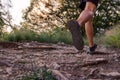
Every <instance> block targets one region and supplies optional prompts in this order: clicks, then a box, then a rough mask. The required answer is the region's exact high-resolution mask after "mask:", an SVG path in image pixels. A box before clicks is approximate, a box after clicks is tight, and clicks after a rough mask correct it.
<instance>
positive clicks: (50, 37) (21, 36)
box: [2, 28, 72, 44]
mask: <svg viewBox="0 0 120 80" xmlns="http://www.w3.org/2000/svg"><path fill="white" fill-rule="evenodd" d="M4 36H5V37H3V38H4V39H2V40H4V41H16V42H18V41H38V42H48V43H58V42H64V43H67V44H70V43H71V42H72V39H71V35H70V33H69V32H68V31H66V30H62V29H61V28H55V29H54V30H53V31H52V32H41V33H36V32H34V31H32V30H29V29H25V28H21V29H19V30H18V29H16V30H14V31H13V32H11V33H9V34H4Z"/></svg>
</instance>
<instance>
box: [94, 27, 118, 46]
mask: <svg viewBox="0 0 120 80" xmlns="http://www.w3.org/2000/svg"><path fill="white" fill-rule="evenodd" d="M95 42H96V43H97V44H102V45H105V46H108V47H116V48H120V25H117V26H114V27H113V28H111V29H108V30H106V32H105V34H104V35H100V36H99V37H96V38H95Z"/></svg>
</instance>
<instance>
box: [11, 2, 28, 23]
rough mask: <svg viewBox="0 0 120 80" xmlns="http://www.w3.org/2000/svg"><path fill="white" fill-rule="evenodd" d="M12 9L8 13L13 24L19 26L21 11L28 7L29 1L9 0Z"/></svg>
mask: <svg viewBox="0 0 120 80" xmlns="http://www.w3.org/2000/svg"><path fill="white" fill-rule="evenodd" d="M11 2H12V8H11V9H10V13H11V15H12V18H13V20H12V22H13V24H17V25H19V23H20V22H21V21H22V10H24V9H26V8H27V7H28V6H29V5H30V0H11Z"/></svg>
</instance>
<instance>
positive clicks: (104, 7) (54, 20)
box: [24, 0, 120, 33]
mask: <svg viewBox="0 0 120 80" xmlns="http://www.w3.org/2000/svg"><path fill="white" fill-rule="evenodd" d="M46 1H48V2H45V1H43V0H32V1H31V4H32V5H31V6H30V7H29V8H28V9H27V10H26V11H25V12H24V19H25V20H26V21H27V22H28V23H31V24H33V25H37V28H38V30H41V29H46V30H48V28H49V29H54V27H55V26H56V25H57V26H59V27H65V24H66V22H67V21H68V20H70V19H77V18H78V16H79V14H80V9H79V3H80V2H78V0H55V1H56V2H57V1H58V3H60V4H59V6H60V7H56V9H55V10H54V8H55V4H57V3H55V4H54V5H53V3H54V2H52V1H53V0H52V1H51V0H46ZM39 3H44V4H43V5H44V9H42V7H40V4H39ZM36 5H37V6H36ZM119 5H120V0H100V3H99V5H98V9H97V11H96V14H95V16H94V20H93V23H94V31H95V33H98V32H99V33H100V32H101V30H104V29H106V28H109V27H111V26H113V25H115V24H116V23H118V22H120V11H119V10H120V9H119ZM35 9H37V10H36V11H34V10H35ZM35 12H36V13H35ZM42 25H44V26H42Z"/></svg>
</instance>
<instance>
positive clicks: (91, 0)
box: [79, 0, 99, 10]
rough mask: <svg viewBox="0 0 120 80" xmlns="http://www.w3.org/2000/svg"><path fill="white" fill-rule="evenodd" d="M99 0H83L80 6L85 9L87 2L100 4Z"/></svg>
mask: <svg viewBox="0 0 120 80" xmlns="http://www.w3.org/2000/svg"><path fill="white" fill-rule="evenodd" d="M98 1H99V0H81V3H80V5H79V8H81V9H82V10H84V8H85V6H86V2H92V3H93V4H95V5H96V7H97V5H98Z"/></svg>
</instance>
